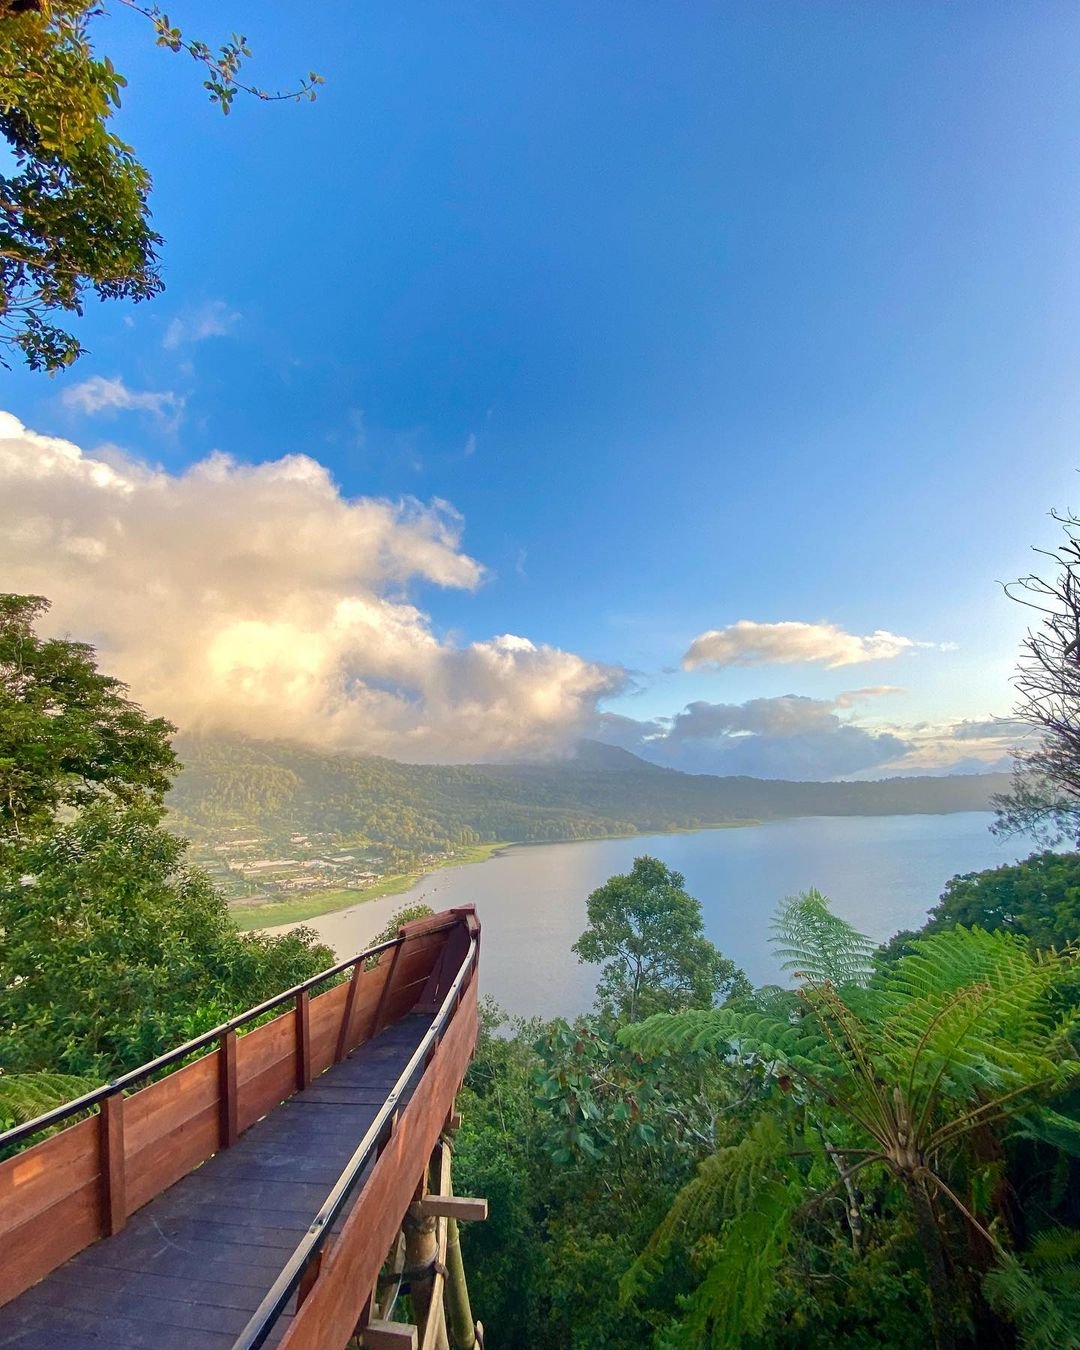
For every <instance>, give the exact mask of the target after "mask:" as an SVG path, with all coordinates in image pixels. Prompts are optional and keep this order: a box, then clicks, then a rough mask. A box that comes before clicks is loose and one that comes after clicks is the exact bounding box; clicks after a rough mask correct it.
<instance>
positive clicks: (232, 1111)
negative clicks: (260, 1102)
mask: <svg viewBox="0 0 1080 1350" xmlns="http://www.w3.org/2000/svg"><path fill="white" fill-rule="evenodd" d="M237 1117H238V1103H237V1100H236V1032H235V1031H234V1030H232V1029H231V1028H230V1030H228V1031H226V1032H223V1033H222V1035H221V1038H220V1039H219V1041H218V1143H219V1146H220V1147H221V1148H232V1146H233V1144H235V1143H236V1140H237V1137H238V1135H239V1133H240V1131H239V1129H238V1127H237Z"/></svg>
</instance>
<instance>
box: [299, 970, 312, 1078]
mask: <svg viewBox="0 0 1080 1350" xmlns="http://www.w3.org/2000/svg"><path fill="white" fill-rule="evenodd" d="M310 1082H311V996H310V994H309V993H308V991H307V990H306V989H301V990H300V992H299V993H298V994H297V996H296V1087H297V1090H298V1091H300V1092H302V1091H303V1090H304V1088H306V1087H307V1086H308V1084H309V1083H310Z"/></svg>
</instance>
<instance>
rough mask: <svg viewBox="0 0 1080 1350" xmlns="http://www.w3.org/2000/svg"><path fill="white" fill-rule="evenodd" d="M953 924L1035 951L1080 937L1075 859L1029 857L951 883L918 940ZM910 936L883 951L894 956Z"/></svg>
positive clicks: (1079, 864) (1079, 862) (1078, 856)
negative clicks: (1022, 942) (1011, 936)
mask: <svg viewBox="0 0 1080 1350" xmlns="http://www.w3.org/2000/svg"><path fill="white" fill-rule="evenodd" d="M957 924H965V925H966V926H967V927H969V928H970V927H975V926H978V927H979V928H985V929H987V930H988V931H989V932H998V931H1001V932H1005V933H1015V934H1016V935H1017V936H1019V937H1024V938H1027V940H1028V941H1029V942H1030V943H1031V944H1032V946H1033V947H1035V948H1036V949H1037V950H1040V951H1045V950H1046V949H1047V948H1049V947H1059V948H1060V947H1066V946H1067V945H1068V944H1069V943H1070V942H1075V941H1076V940H1077V938H1078V937H1080V853H1049V852H1046V853H1033V854H1032V856H1031V857H1030V858H1026V859H1025V860H1024V861H1023V862H1019V863H1014V864H1012V865H1006V866H1003V867H993V868H989V869H988V870H987V871H985V872H965V873H963V875H961V876H957V877H953V878H952V880H951V881H949V882H948V883H947V884H946V886H945V890H944V892H943V893H942V896H941V899H940V900H939V901H938V903H937V904H936V905H935V906H934V908H933V909H932V910H931V911H930V914H929V916H928V918H927V921H926V923H925V925H924V926H923V928H922V929H921V933H922V934H926V933H938V932H941V931H942V930H943V929H946V928H954V927H955V926H956V925H957ZM914 936H915V934H913V933H898V934H897V935H896V937H894V938H893V939H892V941H891V942H890V943H889V945H888V946H887V947H886V949H885V950H886V952H887V954H888V955H890V956H894V957H895V956H899V955H900V954H901V953H902V952H904V951H905V950H906V948H907V944H908V942H909V941H910V939H911V938H912V937H914Z"/></svg>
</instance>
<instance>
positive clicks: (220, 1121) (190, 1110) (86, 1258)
mask: <svg viewBox="0 0 1080 1350" xmlns="http://www.w3.org/2000/svg"><path fill="white" fill-rule="evenodd" d="M438 919H439V920H441V921H442V923H441V927H439V926H437V925H436V924H434V923H433V921H430V920H428V921H420V924H419V925H409V926H407V927H406V929H403V930H402V933H401V936H400V938H399V943H398V945H397V946H396V947H395V948H394V949H393V950H392V951H388V952H384V953H383V957H382V961H381V963H380V964H381V969H379V968H377V967H376V968H375V969H374V970H373V969H372V967H373V965H374V962H373V961H371V960H368V961H367V962H366V963H365V962H364V961H363V960H362V959H361V958H356V959H355V960H354V963H353V971H354V977H353V980H352V981H351V982H350V983H349V984H345V985H340V984H339V985H338V986H336V988H334V989H332V990H330V991H329V992H328V993H326V994H323V995H320V996H319V997H317V998H315V999H313V1000H311V1002H310V1005H309V1004H308V1000H307V990H304V991H302V997H301V996H299V995H298V997H297V1004H296V1007H297V1013H296V1015H295V1019H294V1015H293V1013H292V1012H291V1011H290V1012H287V1013H286V1014H284V1015H283V1016H282V1017H279V1018H277V1019H275V1021H276V1023H283V1024H284V1027H283V1028H281V1029H279V1030H278V1031H277V1032H274V1031H273V1028H274V1027H275V1022H271V1023H267V1024H265V1025H263V1026H261V1027H259V1028H258V1029H257V1030H256V1031H254V1032H253V1033H251V1034H250V1035H249V1036H241V1037H240V1039H239V1042H238V1043H237V1042H232V1044H231V1045H230V1044H228V1043H227V1042H226V1041H225V1040H224V1039H223V1040H222V1042H221V1045H220V1048H219V1050H218V1051H217V1052H216V1060H217V1061H220V1062H215V1054H213V1053H211V1054H210V1055H208V1056H205V1057H204V1058H203V1059H201V1060H198V1061H196V1062H195V1063H189V1064H188V1065H187V1066H186V1067H184V1068H182V1069H179V1070H178V1071H177V1072H176V1073H174V1074H172V1075H170V1076H169V1077H166V1078H163V1079H160V1080H158V1081H157V1082H155V1083H154V1084H153V1085H152V1086H151V1087H150V1088H145V1089H143V1091H142V1092H139V1093H136V1094H135V1095H134V1096H130V1097H126V1098H125V1097H124V1096H123V1093H122V1092H121V1093H120V1094H119V1096H120V1104H121V1107H122V1108H123V1112H126V1113H127V1115H128V1116H129V1117H131V1118H132V1119H135V1118H136V1115H135V1105H134V1104H136V1103H139V1101H140V1098H143V1097H144V1096H146V1095H147V1094H156V1097H155V1101H154V1102H151V1103H149V1107H152V1108H153V1110H152V1111H150V1116H148V1117H147V1118H150V1117H151V1116H152V1117H153V1118H154V1120H155V1126H154V1137H153V1138H151V1139H147V1138H145V1137H144V1136H143V1135H135V1136H134V1138H133V1137H132V1133H131V1132H130V1128H129V1134H128V1138H127V1143H126V1144H125V1137H124V1133H123V1128H122V1127H121V1129H120V1132H119V1143H118V1144H117V1141H116V1126H115V1124H114V1123H113V1120H111V1119H110V1118H109V1114H108V1113H107V1112H106V1111H105V1110H104V1109H103V1110H102V1112H101V1114H100V1116H96V1117H91V1118H90V1119H88V1120H83V1121H81V1122H79V1124H76V1125H74V1126H70V1127H69V1128H68V1129H67V1130H64V1131H62V1132H61V1133H60V1134H59V1135H54V1136H53V1137H52V1138H50V1139H47V1140H46V1141H45V1142H44V1143H43V1144H39V1145H37V1146H35V1147H34V1148H31V1149H30V1150H28V1151H27V1152H24V1153H22V1154H19V1155H16V1156H15V1157H14V1158H11V1159H9V1160H8V1161H7V1162H6V1163H2V1164H0V1272H5V1274H4V1278H6V1279H7V1280H8V1287H9V1289H10V1288H11V1286H12V1285H13V1284H14V1297H11V1296H10V1295H9V1296H8V1301H7V1302H6V1303H4V1304H3V1305H2V1306H0V1347H3V1348H4V1350H8V1348H9V1347H10V1348H11V1350H106V1347H116V1350H233V1347H238V1346H243V1347H253V1346H257V1345H263V1344H265V1345H270V1346H278V1345H282V1346H283V1350H284V1348H286V1347H293V1348H295V1350H302V1347H305V1346H309V1345H310V1346H312V1347H319V1350H336V1348H339V1347H343V1346H344V1345H345V1343H346V1341H347V1340H348V1338H349V1337H350V1336H351V1335H352V1334H353V1331H354V1330H355V1329H356V1327H357V1325H358V1324H359V1325H360V1326H361V1327H362V1326H363V1325H364V1321H365V1317H366V1316H367V1314H368V1313H369V1312H370V1306H371V1305H370V1301H369V1296H370V1294H371V1292H372V1290H373V1289H374V1286H375V1282H376V1278H377V1276H378V1273H379V1270H380V1268H381V1267H382V1265H383V1262H384V1260H385V1258H386V1256H387V1253H388V1251H389V1248H390V1246H391V1245H392V1243H393V1241H394V1239H395V1237H396V1234H397V1232H398V1230H399V1229H400V1227H401V1224H402V1220H403V1217H404V1215H405V1211H406V1209H407V1208H408V1205H409V1203H410V1201H411V1200H412V1199H413V1197H414V1195H415V1194H416V1192H417V1189H418V1187H420V1188H422V1187H423V1184H424V1179H425V1177H426V1175H427V1169H428V1163H429V1159H430V1157H431V1155H432V1152H433V1149H434V1148H435V1147H436V1144H437V1141H438V1138H439V1135H440V1132H441V1130H442V1129H443V1127H444V1125H445V1123H446V1121H447V1119H448V1118H449V1115H450V1113H451V1111H452V1108H453V1097H454V1094H455V1093H456V1091H457V1088H458V1086H459V1085H460V1081H461V1076H462V1075H463V1073H464V1071H465V1067H466V1066H467V1063H468V1058H469V1056H470V1054H471V1051H472V1046H473V1043H474V1041H475V1034H476V940H477V936H478V927H477V926H476V924H475V919H474V918H472V917H471V912H469V913H466V912H465V911H455V912H451V913H450V914H448V915H441V916H438ZM410 928H411V929H412V930H413V931H412V932H411V933H410V932H409V929H410ZM346 964H348V963H346ZM365 965H366V969H365ZM365 981H367V984H368V991H367V999H366V1005H367V1007H368V1018H367V1027H366V1034H365V1028H364V1027H363V1026H362V1025H361V1026H360V1028H359V1030H358V1031H354V1030H353V1028H355V1027H356V1026H357V1023H358V1019H359V1022H360V1023H362V1022H363V1021H364V1007H365V999H364V998H362V997H361V996H360V993H359V991H361V990H363V989H364V988H365ZM433 995H434V996H435V997H434V999H433V997H432V996H433ZM323 1000H326V1003H325V1006H322V1005H323ZM317 1005H320V1006H317ZM301 1010H302V1012H301ZM331 1013H332V1014H333V1017H332V1019H331ZM388 1015H392V1016H393V1019H394V1020H392V1021H391V1022H390V1024H389V1025H385V1026H380V1024H381V1022H383V1021H385V1020H386V1019H387V1016H388ZM312 1016H314V1025H315V1026H316V1027H317V1028H321V1030H320V1033H319V1036H320V1039H319V1043H318V1045H317V1046H315V1047H314V1048H313V1046H312V1042H311V1027H312V1021H311V1020H310V1019H311V1017H312ZM294 1022H295V1025H294ZM283 1033H287V1035H288V1037H289V1038H290V1040H292V1039H295V1046H294V1047H292V1048H291V1049H290V1058H289V1059H288V1063H287V1064H286V1065H285V1070H286V1072H285V1075H284V1078H283V1077H282V1073H281V1069H280V1066H278V1065H277V1063H276V1061H275V1062H274V1063H270V1064H269V1066H267V1064H265V1063H264V1060H266V1056H267V1054H268V1053H269V1052H268V1051H267V1050H266V1049H265V1047H263V1048H260V1047H259V1046H258V1045H257V1044H256V1042H257V1040H258V1038H259V1037H260V1036H261V1037H262V1039H263V1041H264V1042H265V1043H266V1045H267V1046H268V1045H271V1044H274V1045H278V1046H279V1047H280V1045H281V1044H283ZM228 1034H229V1033H228V1031H227V1030H226V1032H223V1035H228ZM346 1042H347V1043H348V1044H350V1045H353V1047H354V1048H352V1049H351V1051H350V1052H349V1053H348V1054H347V1057H343V1056H344V1055H345V1046H346ZM245 1043H249V1044H250V1046H251V1050H250V1052H249V1057H251V1059H252V1063H251V1073H250V1075H249V1076H248V1077H247V1078H246V1079H245V1078H244V1075H243V1073H242V1072H241V1074H240V1077H239V1080H238V1077H237V1068H236V1062H237V1053H236V1047H237V1044H239V1046H240V1048H241V1050H243V1048H244V1046H245ZM335 1043H336V1045H337V1054H336V1055H335V1054H334V1051H333V1045H334V1044H335ZM421 1052H422V1053H421ZM241 1058H242V1056H241ZM334 1059H336V1060H337V1062H330V1063H329V1067H325V1068H324V1069H323V1071H322V1072H321V1073H319V1072H318V1071H319V1069H320V1068H322V1067H323V1063H324V1062H326V1061H332V1060H334ZM410 1065H411V1066H412V1067H411V1068H410ZM200 1066H203V1068H202V1069H200ZM206 1066H209V1067H208V1068H207V1067H206ZM230 1066H231V1067H230ZM312 1069H314V1071H315V1073H317V1074H318V1076H314V1077H312V1076H310V1072H311V1070H312ZM230 1073H231V1077H230ZM275 1074H276V1079H275ZM185 1075H187V1076H188V1079H189V1080H190V1082H191V1083H195V1082H198V1081H202V1080H207V1081H209V1079H210V1078H212V1079H213V1080H214V1082H215V1083H216V1084H217V1085H218V1096H217V1099H216V1100H215V1101H213V1102H210V1103H209V1106H208V1105H207V1102H206V1100H205V1091H203V1095H202V1096H200V1097H199V1098H198V1100H197V1101H196V1100H194V1099H193V1100H192V1103H191V1104H190V1105H189V1106H187V1107H184V1108H183V1109H182V1110H181V1107H180V1106H179V1103H181V1102H182V1101H183V1100H184V1099H185V1097H186V1096H189V1095H191V1091H193V1089H190V1088H189V1087H187V1086H185V1079H184V1076H185ZM200 1075H201V1077H200ZM290 1076H291V1080H292V1081H290ZM272 1079H273V1080H275V1081H277V1082H278V1083H284V1087H283V1088H279V1089H278V1090H277V1093H275V1092H274V1091H273V1090H271V1096H275V1095H277V1094H278V1093H280V1096H284V1094H285V1093H288V1092H291V1095H288V1096H287V1097H285V1099H284V1100H280V1097H279V1104H277V1105H276V1106H275V1105H273V1104H271V1105H270V1107H269V1109H268V1110H267V1111H266V1114H264V1115H263V1116H262V1118H261V1119H256V1120H254V1121H252V1122H251V1123H248V1121H247V1120H246V1119H245V1114H246V1115H250V1114H251V1110H254V1109H258V1108H257V1106H254V1107H251V1108H250V1109H249V1110H248V1111H247V1112H246V1113H245V1109H244V1089H245V1082H246V1083H248V1084H252V1085H256V1086H253V1087H251V1089H250V1091H251V1092H256V1091H261V1092H262V1094H263V1096H265V1094H266V1090H267V1089H266V1087H265V1086H263V1087H262V1088H259V1087H258V1086H257V1085H258V1084H260V1083H264V1084H265V1082H266V1081H268V1080H272ZM230 1082H231V1083H232V1085H233V1086H232V1089H231V1091H232V1099H231V1100H230V1089H229V1084H230ZM170 1084H172V1085H174V1086H172V1087H171V1088H170V1087H169V1086H168V1085H170ZM204 1088H205V1084H204ZM294 1089H295V1090H294ZM388 1099H390V1100H389V1101H388ZM170 1101H171V1103H172V1104H171V1106H170ZM104 1105H105V1104H104V1103H103V1107H104ZM391 1106H392V1108H393V1109H392V1111H391V1110H390V1107H391ZM149 1107H148V1109H149ZM196 1108H199V1109H196ZM184 1112H186V1114H184ZM207 1120H209V1122H210V1127H211V1128H212V1130H213V1131H214V1139H215V1140H216V1142H215V1143H213V1144H212V1145H211V1151H210V1152H209V1153H208V1152H207V1150H206V1149H205V1147H197V1146H195V1142H194V1140H193V1139H192V1135H197V1134H198V1131H199V1130H200V1129H201V1128H203V1129H204V1128H205V1127H206V1123H207ZM245 1124H247V1125H248V1128H246V1130H244V1131H243V1133H242V1134H241V1133H240V1130H241V1128H242V1127H243V1125H245ZM78 1132H81V1134H80V1133H78ZM219 1132H220V1134H219ZM65 1141H67V1142H65ZM365 1141H366V1142H365ZM0 1142H2V1140H0ZM136 1146H137V1147H136ZM110 1150H111V1154H110ZM117 1150H119V1156H120V1158H121V1163H123V1162H124V1160H125V1158H126V1159H127V1171H128V1176H127V1178H126V1179H125V1176H124V1168H123V1166H121V1169H120V1181H119V1185H118V1183H117V1177H116V1171H117V1168H116V1153H117ZM125 1150H126V1151H125ZM90 1154H92V1155H93V1156H92V1158H91V1157H90ZM144 1154H146V1156H147V1157H149V1158H150V1159H151V1163H152V1166H153V1168H154V1169H155V1175H159V1176H160V1177H161V1178H162V1179H163V1180H164V1181H165V1182H166V1185H165V1187H164V1188H163V1187H160V1186H159V1188H158V1191H157V1193H156V1194H155V1195H154V1198H147V1199H144V1200H143V1201H142V1202H141V1203H140V1204H139V1205H138V1207H135V1206H134V1205H132V1206H130V1212H128V1209H129V1206H128V1204H127V1200H126V1196H127V1195H128V1194H130V1192H131V1183H132V1182H135V1183H136V1196H137V1198H138V1195H139V1192H138V1178H139V1176H141V1175H142V1164H140V1159H141V1158H143V1156H144ZM84 1155H85V1156H84ZM169 1156H171V1157H172V1158H173V1160H174V1161H173V1162H172V1163H170V1162H169V1161H168V1157H169ZM184 1156H188V1157H193V1158H195V1159H196V1161H195V1164H194V1166H193V1168H192V1169H191V1170H186V1171H185V1172H178V1168H177V1165H176V1162H175V1159H176V1158H177V1157H180V1158H183V1157H184ZM110 1157H111V1161H110ZM30 1164H34V1165H30ZM150 1165H151V1164H147V1166H150ZM350 1168H351V1169H352V1171H351V1173H350ZM88 1169H89V1170H91V1171H92V1173H93V1175H92V1177H91V1180H90V1182H89V1183H87V1182H86V1181H85V1179H84V1178H85V1175H87V1174H88ZM170 1170H171V1171H172V1172H173V1173H177V1174H178V1175H179V1176H180V1179H179V1180H175V1181H173V1183H172V1184H168V1181H169V1180H170V1179H171V1177H170ZM68 1174H69V1175H68ZM125 1180H126V1183H127V1184H126V1185H125ZM43 1187H45V1189H42V1188H43ZM144 1189H145V1187H144ZM117 1190H119V1196H118V1195H117ZM35 1196H37V1199H35ZM335 1197H337V1199H335ZM8 1199H10V1200H11V1204H10V1205H9V1206H8V1207H7V1209H6V1210H5V1208H4V1206H5V1204H6V1201H7V1200H8ZM88 1204H89V1205H90V1207H91V1208H92V1209H93V1211H94V1215H95V1222H96V1223H97V1224H98V1225H100V1226H104V1228H105V1233H106V1235H105V1236H104V1238H103V1239H102V1240H99V1241H96V1242H95V1241H94V1240H93V1235H90V1239H89V1242H86V1241H79V1240H78V1238H77V1237H74V1236H72V1234H71V1233H70V1232H69V1231H68V1230H67V1229H65V1227H64V1223H65V1218H68V1219H69V1221H70V1222H71V1223H74V1222H76V1216H77V1215H81V1214H82V1211H83V1210H84V1209H86V1207H87V1205H88ZM35 1205H36V1211H35ZM118 1205H119V1212H118V1211H117V1206H118ZM79 1221H80V1222H81V1219H80V1220H79ZM110 1229H112V1230H113V1231H112V1232H111V1234H110ZM5 1230H6V1232H5ZM323 1230H325V1231H323ZM80 1248H81V1250H80ZM73 1249H74V1250H75V1251H76V1253H77V1254H75V1255H73V1256H69V1255H68V1253H69V1252H70V1251H71V1250H73ZM49 1253H52V1255H49ZM65 1256H67V1257H68V1259H66V1260H65V1259H64V1257H65ZM57 1258H58V1259H57ZM42 1265H45V1266H46V1267H47V1269H46V1270H45V1272H44V1274H45V1278H44V1279H39V1282H37V1283H30V1280H31V1279H32V1278H33V1277H34V1276H35V1275H36V1274H37V1273H38V1272H40V1271H41V1267H42ZM24 1268H25V1270H26V1271H27V1272H28V1274H24V1275H20V1273H19V1272H20V1270H22V1269H24ZM290 1270H291V1272H292V1274H291V1276H290V1273H289V1272H290ZM20 1284H21V1285H22V1286H23V1288H22V1290H21V1291H20V1289H19V1286H20ZM27 1284H29V1285H30V1287H25V1286H26V1285H27ZM275 1291H276V1294H277V1298H276V1302H275ZM3 1292H4V1291H3V1288H2V1286H0V1296H2V1295H3ZM271 1305H272V1306H271ZM260 1319H261V1320H260ZM253 1328H254V1329H253Z"/></svg>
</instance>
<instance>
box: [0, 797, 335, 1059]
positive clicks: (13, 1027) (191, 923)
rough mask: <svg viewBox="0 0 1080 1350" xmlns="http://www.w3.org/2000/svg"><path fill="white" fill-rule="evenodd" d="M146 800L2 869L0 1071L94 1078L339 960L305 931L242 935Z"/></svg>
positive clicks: (86, 822) (53, 835) (83, 823)
mask: <svg viewBox="0 0 1080 1350" xmlns="http://www.w3.org/2000/svg"><path fill="white" fill-rule="evenodd" d="M160 816H161V808H160V807H154V806H152V805H148V804H146V803H143V804H140V805H138V806H132V807H119V808H118V807H116V806H114V805H111V804H107V803H104V802H100V803H95V804H93V805H91V806H88V807H86V808H84V809H83V810H82V811H81V812H80V813H79V814H78V816H77V817H76V818H75V819H74V820H73V821H72V822H71V823H70V824H66V825H63V826H59V827H57V828H55V829H53V830H51V831H49V832H47V833H44V834H42V835H41V836H39V837H38V839H37V840H35V842H33V843H32V844H30V845H29V846H28V847H27V848H25V849H23V850H21V851H20V853H19V854H18V855H17V857H16V858H15V859H13V860H11V862H10V863H9V865H7V866H0V932H2V933H3V949H2V955H0V1069H2V1070H3V1071H6V1072H8V1073H18V1072H26V1071H32V1070H41V1071H48V1072H53V1073H63V1074H78V1075H82V1076H85V1077H87V1078H92V1079H94V1080H96V1081H101V1080H103V1079H105V1078H108V1077H112V1076H114V1075H115V1074H116V1073H118V1072H120V1071H122V1070H124V1069H130V1068H134V1067H136V1066H137V1065H139V1064H142V1063H145V1061H146V1060H148V1059H152V1058H153V1057H154V1056H155V1055H158V1054H160V1053H162V1051H164V1050H166V1049H168V1048H170V1047H171V1046H174V1045H177V1044H180V1043H182V1042H183V1041H185V1040H188V1039H190V1037H192V1036H194V1035H196V1034H197V1033H198V1032H200V1031H205V1030H207V1029H208V1028H210V1027H212V1026H215V1025H217V1024H218V1023H219V1022H223V1021H225V1020H227V1019H228V1018H229V1017H231V1016H233V1015H234V1014H236V1013H237V1012H240V1011H242V1010H243V1009H244V1008H248V1007H251V1006H253V1005H254V1004H256V1003H259V1002H261V1001H262V1000H263V999H266V998H269V997H270V996H271V995H273V994H275V993H278V992H279V991H280V990H281V989H284V988H288V987H289V986H290V985H292V984H295V983H298V982H299V981H300V980H302V979H305V978H307V977H308V976H310V975H314V974H316V973H317V972H318V971H319V970H323V969H325V968H326V967H327V966H329V965H331V964H333V953H332V952H331V951H330V950H329V948H327V947H322V946H319V945H317V944H316V943H315V941H314V940H313V935H312V934H311V933H310V932H307V931H305V930H299V931H297V932H294V933H291V934H288V935H287V936H285V937H284V938H276V939H275V938H268V937H264V936H261V935H260V936H241V935H240V934H239V933H238V932H237V930H236V927H235V925H234V924H233V922H232V920H231V919H230V917H229V913H228V909H227V907H226V905H225V902H224V900H223V899H222V898H221V896H220V894H219V893H218V892H217V891H216V890H215V889H214V887H213V886H212V885H211V884H210V881H209V879H208V878H207V877H206V875H205V874H204V873H202V872H200V871H199V870H197V869H194V868H189V867H186V866H185V865H184V860H183V857H184V851H185V849H186V847H187V844H186V842H185V841H184V840H182V839H179V838H177V837H176V836H175V835H173V834H170V833H169V831H168V830H165V829H163V828H162V827H161V825H160Z"/></svg>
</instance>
